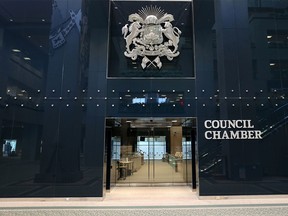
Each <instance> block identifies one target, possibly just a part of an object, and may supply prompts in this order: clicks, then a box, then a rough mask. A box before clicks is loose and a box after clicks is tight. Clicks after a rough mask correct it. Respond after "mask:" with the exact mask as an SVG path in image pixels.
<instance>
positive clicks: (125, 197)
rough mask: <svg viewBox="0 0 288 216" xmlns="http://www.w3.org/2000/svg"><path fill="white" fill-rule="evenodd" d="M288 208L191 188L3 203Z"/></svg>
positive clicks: (267, 199) (2, 203)
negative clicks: (201, 195)
mask: <svg viewBox="0 0 288 216" xmlns="http://www.w3.org/2000/svg"><path fill="white" fill-rule="evenodd" d="M266 204H281V205H288V196H285V195H283V196H280V195H279V196H229V197H205V198H199V197H198V196H197V195H196V192H194V191H192V190H191V188H190V187H186V186H178V187H115V188H114V189H112V191H111V192H109V193H107V194H106V196H105V198H104V199H101V198H43V199H41V198H37V199H33V198H32V199H0V208H1V207H55V206H70V207H71V206H82V207H109V206H110V207H133V206H134V207H139V206H140V207H141V206H158V207H159V206H170V207H171V206H175V207H180V206H181V207H183V206H190V207H191V206H194V207H195V206H222V205H223V206H227V205H233V206H234V205H266ZM287 215H288V213H287Z"/></svg>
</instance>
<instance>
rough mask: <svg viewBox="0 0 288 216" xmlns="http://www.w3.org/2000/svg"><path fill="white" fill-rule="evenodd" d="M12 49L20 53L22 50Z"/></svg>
mask: <svg viewBox="0 0 288 216" xmlns="http://www.w3.org/2000/svg"><path fill="white" fill-rule="evenodd" d="M12 51H13V52H16V53H20V52H21V50H19V49H12Z"/></svg>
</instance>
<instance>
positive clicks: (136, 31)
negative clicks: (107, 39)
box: [122, 6, 181, 69]
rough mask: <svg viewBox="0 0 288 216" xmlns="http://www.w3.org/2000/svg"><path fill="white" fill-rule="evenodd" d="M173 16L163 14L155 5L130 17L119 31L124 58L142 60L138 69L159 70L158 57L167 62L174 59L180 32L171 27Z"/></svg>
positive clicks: (160, 63) (160, 64)
mask: <svg viewBox="0 0 288 216" xmlns="http://www.w3.org/2000/svg"><path fill="white" fill-rule="evenodd" d="M172 21H174V17H173V15H171V14H167V13H164V11H163V10H162V9H161V8H158V7H156V6H150V7H148V6H146V8H142V10H139V13H134V14H131V15H129V22H131V24H130V25H129V24H126V25H125V26H124V27H123V28H122V34H123V35H124V39H125V41H126V51H125V52H124V55H125V56H126V57H129V58H131V59H132V60H136V59H137V58H138V56H141V57H143V58H142V63H141V66H142V68H143V69H145V68H147V67H150V66H152V67H156V68H159V69H160V68H161V67H162V62H161V59H160V58H161V57H162V56H166V58H167V59H168V60H169V61H172V60H173V58H174V57H177V56H178V55H179V54H180V52H179V51H178V43H179V38H180V34H181V31H180V30H179V29H178V28H177V27H173V26H172V24H171V22H172Z"/></svg>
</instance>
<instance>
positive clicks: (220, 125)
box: [204, 120, 262, 140]
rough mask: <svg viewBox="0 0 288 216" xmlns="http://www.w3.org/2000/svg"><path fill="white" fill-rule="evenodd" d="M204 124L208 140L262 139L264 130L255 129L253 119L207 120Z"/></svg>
mask: <svg viewBox="0 0 288 216" xmlns="http://www.w3.org/2000/svg"><path fill="white" fill-rule="evenodd" d="M204 126H205V128H206V129H207V130H206V131H205V133H204V136H205V138H206V139H208V140H220V139H262V132H261V131H260V130H255V129H254V128H255V127H254V125H253V124H252V121H251V120H206V121H205V122H204Z"/></svg>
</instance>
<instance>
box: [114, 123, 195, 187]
mask: <svg viewBox="0 0 288 216" xmlns="http://www.w3.org/2000/svg"><path fill="white" fill-rule="evenodd" d="M109 122H110V126H111V128H112V129H111V131H112V132H111V136H112V139H111V145H112V148H111V149H112V158H111V160H112V162H111V164H112V167H114V168H115V169H113V172H114V174H113V175H111V176H114V177H113V179H115V183H116V185H131V186H137V185H139V186H141V185H148V186H149V185H179V184H180V185H181V184H187V181H190V180H191V177H187V175H191V171H190V169H191V160H190V158H189V157H191V141H189V139H191V138H189V136H188V137H187V133H186V132H185V131H187V129H186V128H187V125H185V126H183V122H185V119H181V118H179V119H170V118H152V119H151V118H149V119H148V118H135V119H132V118H131V119H130V118H121V119H115V120H114V121H111V120H110V121H109ZM189 131H191V130H190V129H189ZM189 163H190V164H189ZM111 172H112V171H111ZM111 182H112V181H111Z"/></svg>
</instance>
